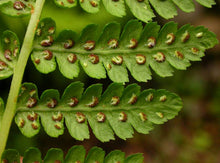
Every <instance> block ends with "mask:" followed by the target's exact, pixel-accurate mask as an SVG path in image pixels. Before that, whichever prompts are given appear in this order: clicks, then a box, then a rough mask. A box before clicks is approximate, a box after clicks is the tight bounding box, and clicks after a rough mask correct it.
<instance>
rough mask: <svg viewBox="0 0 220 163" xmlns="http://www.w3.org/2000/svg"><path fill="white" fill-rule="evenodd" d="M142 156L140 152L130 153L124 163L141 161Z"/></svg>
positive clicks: (139, 162)
mask: <svg viewBox="0 0 220 163" xmlns="http://www.w3.org/2000/svg"><path fill="white" fill-rule="evenodd" d="M143 161H144V158H143V155H142V154H134V155H130V156H128V157H127V158H126V160H125V163H133V162H135V163H143Z"/></svg>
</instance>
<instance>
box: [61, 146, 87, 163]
mask: <svg viewBox="0 0 220 163" xmlns="http://www.w3.org/2000/svg"><path fill="white" fill-rule="evenodd" d="M85 156H86V150H85V148H84V147H83V146H81V145H79V146H73V147H72V148H71V149H70V150H69V151H68V153H67V155H66V158H65V163H72V162H77V161H78V162H84V160H85Z"/></svg>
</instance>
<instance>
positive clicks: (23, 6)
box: [0, 0, 36, 16]
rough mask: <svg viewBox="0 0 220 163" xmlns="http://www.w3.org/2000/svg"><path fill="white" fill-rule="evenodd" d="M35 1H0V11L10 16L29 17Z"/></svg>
mask: <svg viewBox="0 0 220 163" xmlns="http://www.w3.org/2000/svg"><path fill="white" fill-rule="evenodd" d="M35 2H36V0H28V1H27V0H0V11H2V12H3V13H4V14H7V15H11V16H22V15H29V14H30V13H32V12H33V10H34V7H35Z"/></svg>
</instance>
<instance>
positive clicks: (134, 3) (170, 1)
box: [54, 0, 216, 22]
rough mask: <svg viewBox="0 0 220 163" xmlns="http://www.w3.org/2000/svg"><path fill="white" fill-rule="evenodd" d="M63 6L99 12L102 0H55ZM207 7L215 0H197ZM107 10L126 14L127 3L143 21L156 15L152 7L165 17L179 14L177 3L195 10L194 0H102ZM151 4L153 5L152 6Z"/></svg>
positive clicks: (116, 14) (116, 13)
mask: <svg viewBox="0 0 220 163" xmlns="http://www.w3.org/2000/svg"><path fill="white" fill-rule="evenodd" d="M54 1H55V3H56V4H57V5H58V6H61V7H67V8H71V7H75V6H76V5H77V3H79V4H80V6H81V7H82V8H83V10H85V11H86V12H89V13H97V12H98V11H99V8H100V3H101V1H100V0H79V2H78V1H76V0H68V1H66V0H54ZM196 1H197V2H198V3H200V4H201V5H203V6H205V7H209V8H211V7H212V5H215V4H216V3H215V0H196ZM102 3H103V5H104V7H105V8H106V10H107V11H108V12H109V13H110V14H112V15H114V16H118V17H122V16H124V15H126V7H125V4H127V6H128V7H129V9H130V10H131V12H132V13H133V15H134V16H135V17H136V18H138V19H139V20H141V21H144V22H149V21H152V18H154V17H155V15H154V12H153V10H152V7H151V6H153V8H154V9H155V11H156V12H157V13H158V14H159V15H160V16H162V17H163V18H165V19H170V18H173V17H174V16H176V15H177V8H176V5H177V6H178V7H179V8H180V9H181V10H183V11H184V12H192V11H194V10H195V5H194V2H193V0H184V1H183V0H102ZM150 4H151V6H150Z"/></svg>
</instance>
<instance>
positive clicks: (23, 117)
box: [15, 82, 182, 142]
mask: <svg viewBox="0 0 220 163" xmlns="http://www.w3.org/2000/svg"><path fill="white" fill-rule="evenodd" d="M83 90H84V88H83V84H82V83H80V82H75V83H72V84H70V85H69V86H68V87H67V88H66V90H65V91H64V93H63V95H62V98H61V99H60V97H59V96H60V95H59V92H58V91H57V90H54V89H50V90H46V91H44V92H43V94H42V95H41V97H40V99H38V93H37V88H36V86H35V85H34V84H31V83H24V84H23V86H22V87H21V91H20V94H19V99H18V104H17V114H16V117H15V122H16V124H17V125H18V127H19V129H20V130H21V132H22V133H23V134H24V135H25V136H27V137H32V136H34V135H36V134H37V133H38V132H39V130H40V128H41V124H42V126H43V128H44V130H45V131H46V133H47V134H48V135H49V136H51V137H58V136H59V135H62V134H63V132H64V119H65V124H66V126H67V128H68V130H69V133H70V134H71V136H72V137H74V138H75V139H77V140H84V139H89V128H88V124H89V125H90V127H91V128H92V130H93V133H94V134H95V136H96V137H97V138H98V139H99V140H100V141H102V142H106V141H109V140H114V133H115V134H116V135H117V136H118V137H120V138H121V139H127V138H131V137H132V136H133V133H134V131H133V128H134V129H136V131H137V132H139V133H143V134H148V133H149V131H151V130H152V129H153V124H163V123H164V122H166V121H167V120H169V119H172V118H174V117H175V116H176V115H177V114H178V112H179V111H180V109H181V108H182V101H181V99H180V98H179V97H178V96H177V95H176V94H173V93H170V92H168V91H166V90H153V89H148V90H145V91H143V92H140V87H139V86H138V85H137V84H131V85H129V86H127V87H126V88H125V89H124V86H123V85H122V84H119V83H112V84H111V85H110V86H109V87H108V88H107V90H106V91H105V92H104V93H103V94H102V85H101V84H94V85H92V86H90V87H89V88H87V89H86V90H85V91H84V93H83ZM82 93H83V95H82ZM40 121H41V124H40Z"/></svg>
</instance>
